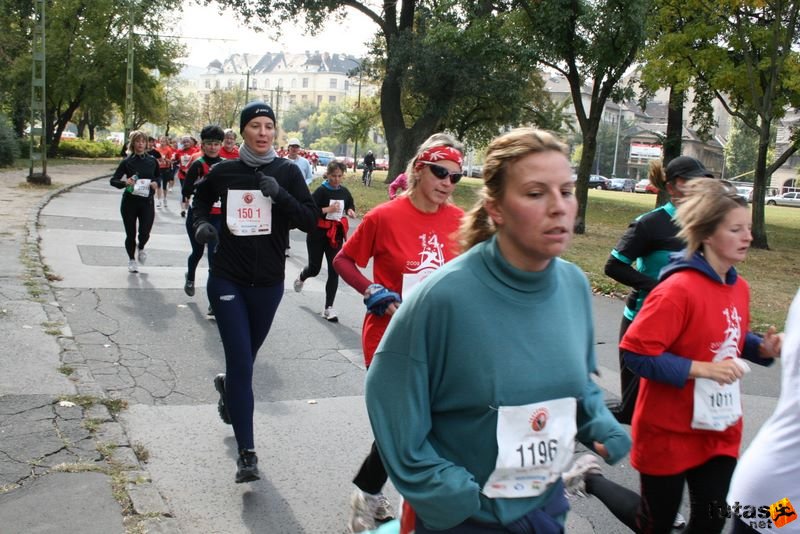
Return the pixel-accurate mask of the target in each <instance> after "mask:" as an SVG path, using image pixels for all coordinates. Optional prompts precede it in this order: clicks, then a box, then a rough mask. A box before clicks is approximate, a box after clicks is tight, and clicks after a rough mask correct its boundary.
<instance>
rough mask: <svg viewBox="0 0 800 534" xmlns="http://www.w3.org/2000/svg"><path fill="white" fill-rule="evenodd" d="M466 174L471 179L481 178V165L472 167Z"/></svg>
mask: <svg viewBox="0 0 800 534" xmlns="http://www.w3.org/2000/svg"><path fill="white" fill-rule="evenodd" d="M468 174H469V176H471V177H472V178H480V177H481V176H483V165H473V166H472V167H470V169H469V173H468Z"/></svg>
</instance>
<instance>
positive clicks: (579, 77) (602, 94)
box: [503, 0, 652, 234]
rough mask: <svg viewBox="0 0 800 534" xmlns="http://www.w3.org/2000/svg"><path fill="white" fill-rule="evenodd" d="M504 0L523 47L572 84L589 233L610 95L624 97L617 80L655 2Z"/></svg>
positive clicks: (580, 228)
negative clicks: (592, 178)
mask: <svg viewBox="0 0 800 534" xmlns="http://www.w3.org/2000/svg"><path fill="white" fill-rule="evenodd" d="M505 2H506V3H505V4H503V5H504V6H505V7H506V8H507V9H513V8H517V9H516V10H514V11H509V12H510V13H511V15H513V16H516V17H517V18H518V25H519V28H520V29H521V30H522V31H520V32H519V33H518V43H519V46H521V47H523V46H524V47H527V48H528V49H529V50H530V51H531V53H533V54H535V55H536V56H537V58H538V61H539V63H540V64H541V65H542V66H544V67H545V68H547V69H550V70H554V71H556V72H558V73H560V74H561V75H563V76H564V78H565V79H566V80H567V81H568V83H569V85H570V89H571V91H572V94H573V102H572V104H573V107H574V109H575V115H576V117H577V120H578V124H579V125H580V129H581V134H582V138H583V150H582V152H581V161H580V165H579V166H578V181H577V188H576V196H577V198H578V217H577V221H576V224H575V231H576V232H577V233H579V234H581V233H584V232H585V230H586V204H587V202H588V181H589V174H590V173H591V172H593V170H594V169H593V164H594V162H595V154H596V151H597V143H598V139H597V136H598V131H599V129H600V125H601V122H602V118H603V110H604V108H605V104H606V102H607V101H608V99H609V98H612V97H614V98H620V97H623V96H625V95H624V93H625V91H624V89H623V88H622V87H618V84H619V81H620V80H621V79H622V77H623V75H625V74H626V72H627V70H628V69H629V68H630V66H631V65H632V64H633V61H634V59H635V58H636V54H637V53H638V50H639V48H640V47H641V46H642V44H643V43H644V42H645V37H646V32H645V30H646V20H647V17H648V15H649V12H650V9H651V6H652V1H649V0H643V1H637V2H631V1H628V0H599V1H589V0H554V1H549V2H539V1H537V0H505ZM583 93H588V95H587V96H584V94H583ZM584 98H585V99H586V103H588V104H589V106H588V109H587V107H586V103H585V102H584Z"/></svg>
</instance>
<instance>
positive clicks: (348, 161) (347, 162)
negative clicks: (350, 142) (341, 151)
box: [334, 156, 363, 169]
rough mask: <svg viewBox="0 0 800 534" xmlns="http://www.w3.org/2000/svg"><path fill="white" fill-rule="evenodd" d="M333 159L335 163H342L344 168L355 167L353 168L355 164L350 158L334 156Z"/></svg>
mask: <svg viewBox="0 0 800 534" xmlns="http://www.w3.org/2000/svg"><path fill="white" fill-rule="evenodd" d="M334 159H335V160H336V161H339V162H341V163H344V166H345V167H347V168H348V169H355V167H354V166H353V165H354V164H355V160H354V159H353V158H351V157H350V156H336V157H335V158H334ZM362 163H363V162H362Z"/></svg>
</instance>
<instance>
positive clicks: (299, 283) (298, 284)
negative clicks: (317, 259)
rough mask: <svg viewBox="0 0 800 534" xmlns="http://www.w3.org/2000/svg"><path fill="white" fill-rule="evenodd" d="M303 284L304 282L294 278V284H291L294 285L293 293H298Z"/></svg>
mask: <svg viewBox="0 0 800 534" xmlns="http://www.w3.org/2000/svg"><path fill="white" fill-rule="evenodd" d="M303 284H305V282H304V281H303V280H301V279H300V277H299V276H298V277H297V278H295V280H294V284H293V285H294V292H295V293H300V292H301V291H302V290H303Z"/></svg>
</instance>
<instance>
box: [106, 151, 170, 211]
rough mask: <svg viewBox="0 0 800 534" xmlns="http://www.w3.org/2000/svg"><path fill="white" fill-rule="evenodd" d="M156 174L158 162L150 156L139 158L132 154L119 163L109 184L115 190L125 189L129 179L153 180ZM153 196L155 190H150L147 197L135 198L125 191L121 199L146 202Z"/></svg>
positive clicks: (144, 155) (143, 155) (145, 155)
mask: <svg viewBox="0 0 800 534" xmlns="http://www.w3.org/2000/svg"><path fill="white" fill-rule="evenodd" d="M158 172H159V169H158V161H157V160H156V159H155V158H154V157H153V156H151V155H150V154H142V155H141V156H137V155H136V154H132V155H130V156H128V157H127V158H125V159H123V160H122V161H120V163H119V165H118V166H117V170H116V171H114V176H112V177H111V179H110V180H109V183H110V184H111V185H113V186H114V187H116V188H117V189H125V188H126V187H127V186H128V184H127V183H126V180H127V179H128V178H129V177H133V176H138V177H139V178H143V179H147V180H155V179H156V177H157V176H158ZM154 194H155V190H154V189H152V188H151V189H150V196H149V197H140V196H136V195H134V194H133V193H131V192H130V191H128V190H126V191H125V192H124V193H123V194H122V199H123V200H137V201H146V200H148V199H149V198H153V195H154Z"/></svg>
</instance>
